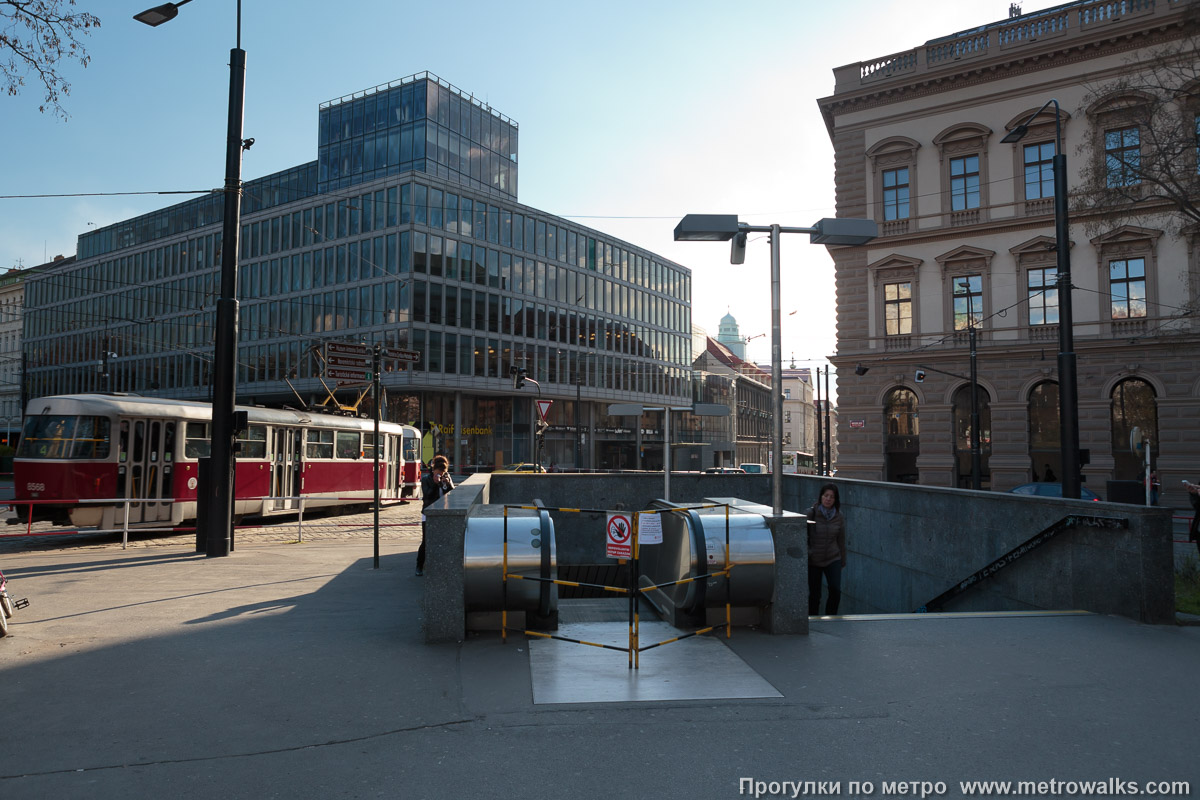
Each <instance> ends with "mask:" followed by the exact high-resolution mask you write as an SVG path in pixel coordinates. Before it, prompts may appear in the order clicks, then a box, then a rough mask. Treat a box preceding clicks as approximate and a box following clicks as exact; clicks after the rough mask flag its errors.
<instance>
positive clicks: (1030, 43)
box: [818, 0, 1200, 505]
mask: <svg viewBox="0 0 1200 800" xmlns="http://www.w3.org/2000/svg"><path fill="white" fill-rule="evenodd" d="M1196 12H1197V3H1195V2H1192V1H1191V0H1157V1H1156V2H1155V1H1154V0H1135V1H1133V2H1126V3H1111V2H1097V1H1096V0H1084V1H1082V2H1075V3H1069V4H1066V5H1062V6H1057V7H1055V8H1052V9H1047V10H1045V11H1042V12H1037V13H1033V14H1028V15H1024V16H1020V15H1016V16H1013V17H1011V18H1010V19H1008V20H1005V21H1000V22H993V23H987V24H981V25H980V27H977V28H973V29H971V30H970V31H964V32H961V33H957V34H952V35H949V36H942V37H941V38H937V39H932V40H930V41H928V42H926V43H925V44H923V45H920V46H917V47H914V48H913V49H911V50H906V51H903V52H900V53H894V54H891V55H884V56H881V57H880V58H878V59H875V60H873V61H868V62H861V63H855V64H849V65H846V66H843V67H838V68H837V69H835V70H834V76H835V89H834V93H833V94H832V95H830V96H828V97H825V98H823V99H821V100H819V101H818V102H819V106H820V108H821V112H822V114H823V115H824V119H825V122H826V126H827V128H828V132H829V136H830V138H831V140H832V143H833V145H834V150H835V162H836V191H837V211H838V215H839V216H845V217H868V218H873V219H875V220H877V221H878V223H879V226H880V236H879V237H878V238H877V239H875V240H874V241H872V242H871V243H869V244H868V245H866V246H861V247H844V248H837V247H834V248H831V252H832V254H833V257H834V260H835V263H836V286H837V308H838V322H837V324H838V352H837V356H836V357H835V358H834V359H833V361H834V363H835V364H836V365H837V366H838V367H839V369H838V375H839V380H838V388H837V395H838V398H839V411H840V414H839V420H838V440H839V446H840V454H839V459H838V474H839V476H846V477H855V478H865V479H872V480H890V481H905V482H913V483H922V484H929V485H937V486H959V487H965V486H969V481H970V453H969V442H970V438H971V436H970V434H971V431H970V418H971V415H970V399H969V398H970V381H969V375H970V366H971V364H970V361H971V359H970V357H969V352H968V339H969V333H970V331H971V329H972V328H973V329H974V330H975V332H976V334H977V337H978V355H977V357H976V367H977V374H978V378H977V385H978V388H979V397H980V425H979V428H980V438H981V441H982V451H983V459H982V460H983V465H982V466H983V478H984V480H983V488H985V489H988V488H990V489H992V490H995V491H1004V490H1008V489H1010V488H1013V487H1015V486H1017V485H1019V484H1022V483H1026V482H1030V481H1036V480H1046V479H1047V478H1050V479H1051V480H1058V476H1060V475H1061V474H1062V464H1061V463H1060V457H1059V448H1060V444H1059V442H1060V440H1059V419H1058V417H1059V411H1058V381H1059V375H1058V368H1057V363H1056V359H1057V353H1058V342H1059V333H1058V319H1059V304H1060V298H1059V296H1058V292H1057V290H1056V280H1057V269H1056V261H1055V259H1056V249H1055V241H1056V239H1055V214H1054V187H1053V181H1052V169H1051V163H1052V161H1051V160H1052V157H1053V156H1054V154H1055V150H1056V148H1057V147H1058V145H1057V142H1056V128H1057V129H1059V130H1060V131H1061V137H1062V152H1063V153H1064V154H1065V155H1066V156H1067V182H1068V200H1069V203H1070V207H1071V211H1070V216H1069V219H1070V227H1069V239H1070V242H1071V252H1070V258H1071V265H1072V273H1071V277H1072V285H1073V287H1074V289H1073V292H1072V294H1071V299H1072V309H1073V312H1074V327H1073V331H1074V351H1075V353H1076V354H1077V359H1078V410H1079V415H1078V416H1079V428H1080V447H1081V449H1082V450H1083V451H1084V456H1085V458H1086V459H1087V462H1088V463H1086V464H1085V465H1084V466H1083V468H1082V475H1083V478H1084V484H1083V485H1084V486H1085V487H1086V488H1089V489H1092V490H1093V491H1096V492H1097V493H1099V494H1101V495H1103V496H1105V497H1108V496H1109V493H1108V492H1107V488H1108V487H1109V486H1110V484H1109V482H1110V481H1126V480H1135V479H1137V478H1138V474H1139V472H1140V470H1141V457H1140V456H1139V455H1138V454H1137V453H1135V452H1132V451H1131V450H1130V445H1129V435H1130V432H1131V429H1132V428H1134V427H1137V428H1139V430H1141V431H1143V432H1144V433H1146V435H1147V436H1148V437H1149V440H1150V448H1151V454H1152V458H1153V464H1152V467H1153V468H1154V469H1157V470H1158V472H1159V474H1160V476H1161V478H1162V485H1163V487H1164V496H1163V502H1164V503H1166V504H1168V505H1186V499H1185V497H1184V494H1183V493H1182V492H1180V491H1178V490H1176V489H1174V487H1178V486H1179V485H1180V479H1181V478H1183V479H1189V480H1200V452H1198V444H1200V370H1198V369H1197V366H1196V364H1197V355H1198V354H1200V352H1198V347H1197V344H1198V337H1197V333H1198V330H1197V328H1198V324H1197V314H1196V308H1197V298H1198V294H1200V280H1198V276H1200V259H1198V256H1197V253H1198V249H1200V248H1198V247H1197V245H1198V243H1200V240H1198V234H1197V231H1196V229H1195V227H1194V226H1193V227H1191V228H1189V227H1188V226H1187V225H1186V224H1181V222H1180V218H1179V215H1178V214H1174V213H1172V211H1171V208H1170V207H1169V206H1168V205H1167V204H1165V203H1161V202H1159V201H1155V200H1153V199H1152V198H1150V196H1151V195H1152V194H1153V193H1152V192H1151V191H1150V190H1149V189H1146V188H1145V187H1143V186H1139V185H1137V184H1138V182H1137V181H1136V180H1131V179H1130V178H1129V175H1128V174H1127V172H1128V170H1127V169H1126V168H1127V167H1129V166H1131V165H1137V164H1139V163H1141V162H1140V159H1143V158H1149V157H1150V150H1149V148H1151V147H1153V146H1154V144H1153V142H1152V138H1153V136H1152V134H1154V133H1156V131H1153V130H1148V129H1147V128H1146V127H1145V126H1141V127H1139V125H1138V124H1137V123H1135V122H1132V121H1131V119H1132V117H1131V116H1130V114H1129V110H1130V109H1131V108H1133V107H1134V106H1136V105H1137V104H1138V103H1140V102H1143V100H1144V98H1141V97H1139V96H1138V95H1137V94H1136V93H1134V92H1124V93H1122V92H1118V91H1116V90H1115V89H1110V87H1114V86H1116V85H1117V83H1118V82H1119V79H1120V78H1121V77H1122V76H1127V75H1130V74H1138V72H1139V70H1144V69H1146V65H1147V64H1148V63H1149V62H1150V60H1151V59H1152V58H1153V57H1154V56H1155V55H1157V54H1160V53H1161V52H1163V50H1164V49H1166V48H1171V47H1174V46H1178V45H1179V44H1180V43H1181V42H1186V41H1188V39H1187V37H1188V36H1190V35H1191V31H1192V30H1194V26H1193V25H1192V23H1191V21H1190V20H1191V19H1193V18H1194V16H1195V14H1196ZM981 22H983V21H981ZM929 33H930V34H941V33H942V32H941V31H936V30H930V31H929ZM1177 97H1178V101H1175V100H1172V101H1171V103H1172V104H1175V105H1169V107H1168V109H1167V113H1170V114H1178V115H1181V117H1182V119H1183V121H1184V130H1185V131H1186V130H1187V125H1188V124H1192V123H1194V125H1195V127H1193V128H1192V130H1194V131H1196V132H1197V133H1198V134H1200V112H1198V110H1197V108H1198V106H1197V104H1196V102H1195V100H1196V98H1197V84H1196V83H1191V84H1187V83H1186V82H1184V83H1183V84H1181V85H1180V87H1179V92H1178V93H1177ZM1052 99H1053V100H1055V101H1057V108H1058V111H1057V112H1056V111H1055V106H1054V105H1053V104H1051V105H1049V107H1048V108H1043V109H1042V111H1041V112H1040V113H1039V111H1038V110H1039V108H1042V107H1043V106H1044V105H1045V104H1047V101H1049V100H1052ZM1035 113H1036V114H1037V117H1036V119H1035V120H1034V122H1033V124H1032V125H1030V126H1029V131H1028V133H1027V134H1026V135H1025V137H1024V138H1023V139H1021V140H1020V141H1017V142H1009V143H1006V142H1003V141H1002V139H1003V138H1004V137H1005V136H1006V134H1008V133H1009V132H1011V131H1013V129H1014V128H1016V127H1017V126H1018V125H1020V124H1021V123H1023V122H1025V121H1026V120H1028V119H1029V118H1030V117H1031V116H1032V115H1034V114H1035ZM1056 113H1057V114H1058V117H1057V120H1056V118H1055V114H1056ZM1183 145H1184V146H1183V148H1182V152H1183V153H1184V158H1185V160H1186V159H1190V161H1189V162H1188V166H1187V167H1186V168H1185V169H1184V170H1183V173H1184V177H1185V178H1188V179H1194V174H1195V172H1196V153H1197V142H1196V140H1194V139H1193V140H1192V141H1191V142H1188V141H1186V139H1185V141H1184V142H1183ZM1188 170H1190V171H1191V176H1190V178H1189V175H1188ZM1097 174H1099V175H1100V176H1101V180H1106V181H1107V182H1108V186H1110V187H1111V186H1114V185H1118V186H1123V187H1126V188H1128V189H1129V191H1130V193H1131V194H1134V195H1136V194H1137V193H1138V192H1139V191H1142V196H1143V197H1144V198H1146V199H1149V202H1144V203H1140V204H1138V206H1137V207H1136V208H1134V209H1133V210H1132V211H1131V210H1129V209H1126V211H1125V213H1121V214H1112V213H1109V214H1104V213H1099V212H1096V211H1095V210H1094V208H1093V209H1092V210H1088V208H1087V207H1086V206H1087V203H1086V201H1087V199H1088V198H1087V197H1086V196H1085V194H1086V193H1085V192H1084V191H1083V187H1084V186H1085V185H1088V184H1087V181H1088V180H1089V175H1090V176H1092V179H1093V180H1094V176H1095V175H1097ZM1116 488H1120V487H1116Z"/></svg>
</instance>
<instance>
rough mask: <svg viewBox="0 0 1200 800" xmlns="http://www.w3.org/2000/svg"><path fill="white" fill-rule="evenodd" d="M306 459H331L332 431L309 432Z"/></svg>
mask: <svg viewBox="0 0 1200 800" xmlns="http://www.w3.org/2000/svg"><path fill="white" fill-rule="evenodd" d="M304 455H305V456H306V457H307V458H333V431H309V432H308V446H307V448H306V449H305V452H304Z"/></svg>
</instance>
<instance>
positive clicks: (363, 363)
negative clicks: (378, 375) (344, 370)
mask: <svg viewBox="0 0 1200 800" xmlns="http://www.w3.org/2000/svg"><path fill="white" fill-rule="evenodd" d="M325 361H326V362H327V363H328V364H329V366H331V367H357V368H359V369H366V370H369V369H370V368H371V359H370V357H363V356H333V355H331V356H329V357H328V358H326V359H325Z"/></svg>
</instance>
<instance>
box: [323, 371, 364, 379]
mask: <svg viewBox="0 0 1200 800" xmlns="http://www.w3.org/2000/svg"><path fill="white" fill-rule="evenodd" d="M325 377H327V378H332V379H333V380H335V381H369V380H371V371H370V370H366V371H363V370H361V369H327V370H325Z"/></svg>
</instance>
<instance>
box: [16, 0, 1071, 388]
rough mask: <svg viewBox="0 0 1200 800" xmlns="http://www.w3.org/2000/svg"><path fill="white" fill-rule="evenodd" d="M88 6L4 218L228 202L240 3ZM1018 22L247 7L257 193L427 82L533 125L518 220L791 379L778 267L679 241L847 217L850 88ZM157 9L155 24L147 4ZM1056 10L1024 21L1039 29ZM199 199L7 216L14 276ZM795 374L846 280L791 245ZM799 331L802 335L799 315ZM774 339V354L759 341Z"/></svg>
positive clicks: (933, 4) (753, 253) (694, 2)
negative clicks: (92, 235)
mask: <svg viewBox="0 0 1200 800" xmlns="http://www.w3.org/2000/svg"><path fill="white" fill-rule="evenodd" d="M157 2H158V0H133V2H126V0H78V4H77V6H76V8H77V9H78V10H82V11H89V12H91V13H94V14H95V15H97V16H98V17H100V20H101V27H100V28H99V29H97V30H95V31H94V32H93V33H92V34H91V35H90V36H87V37H85V38H84V40H83V41H84V45H85V47H86V49H87V51H88V54H89V55H90V57H91V63H90V65H89V66H88V67H87V68H86V69H85V68H82V67H80V66H78V65H77V64H73V63H64V64H63V65H62V68H61V72H62V74H63V76H64V77H65V78H66V79H67V80H68V81H69V82H70V83H71V92H70V94H69V95H68V96H66V97H64V98H63V99H62V104H63V105H64V107H65V108H66V110H67V112H68V114H69V115H70V117H69V118H68V119H67V120H66V121H61V120H59V119H58V118H56V117H55V116H53V115H52V114H40V113H38V104H39V102H40V100H41V94H40V92H39V91H38V89H39V88H40V87H39V85H38V84H37V83H36V78H30V79H29V81H28V83H27V86H26V88H25V90H24V92H23V93H22V94H20V95H18V96H16V97H8V96H0V195H4V196H10V195H20V196H27V195H33V194H86V193H113V192H163V191H179V190H211V189H214V188H218V187H220V186H221V185H222V184H223V181H224V173H225V160H224V159H225V131H226V123H227V107H228V91H229V68H228V64H229V50H230V48H232V47H234V46H235V43H236V39H235V35H236V25H235V20H236V3H235V0H195V2H192V3H190V4H188V5H186V6H184V7H182V8H181V9H180V12H179V16H178V17H177V18H176V19H174V20H172V21H171V22H168V23H166V24H164V25H162V26H160V27H157V28H150V27H148V26H146V25H143V24H141V23H139V22H136V21H134V20H133V18H132V17H133V15H134V14H135V13H137V12H139V11H142V10H143V9H144V8H146V7H148V6H149V5H152V4H155V3H157ZM1009 2H1010V0H922V2H920V3H907V2H896V0H840V2H816V1H815V0H742V2H737V3H735V2H730V1H728V0H727V1H726V2H717V0H687V1H686V2H685V0H637V1H636V2H631V1H630V0H605V1H604V2H597V0H579V1H578V2H571V3H563V2H554V1H552V0H510V2H506V3H496V2H485V1H484V0H478V1H477V0H436V1H434V2H424V3H408V2H397V0H345V2H342V3H330V2H328V0H322V2H316V0H289V1H288V2H287V3H280V2H266V0H245V2H244V3H243V8H242V47H243V49H244V50H245V51H246V53H247V56H246V62H247V67H246V99H245V133H244V135H245V136H248V137H254V139H255V145H254V147H253V149H252V150H250V151H247V152H246V154H245V158H244V160H243V166H242V177H243V179H244V180H250V179H253V178H257V177H260V176H262V175H266V174H269V173H272V172H275V171H278V170H281V169H285V168H288V167H292V166H296V165H298V164H302V163H305V162H308V161H311V160H314V159H315V158H316V143H317V125H316V123H317V108H318V106H319V104H320V103H322V102H324V101H327V100H332V99H335V98H339V97H342V96H344V95H348V94H352V93H354V92H358V91H361V90H363V89H367V88H370V87H373V86H376V85H379V84H384V83H387V82H388V81H392V80H396V79H399V78H402V77H404V76H407V75H412V74H414V73H418V72H423V71H426V70H428V71H430V72H432V73H434V74H435V75H437V76H439V77H440V78H442V79H444V80H446V81H448V82H450V83H451V84H453V85H455V86H456V87H458V88H459V89H460V90H463V91H464V92H466V93H471V94H474V96H475V97H476V98H478V99H480V100H482V101H484V102H486V103H488V104H490V105H491V106H492V108H493V109H495V110H497V111H499V112H500V113H502V114H505V115H506V116H508V117H510V118H512V119H514V120H515V121H516V122H517V124H518V125H519V126H520V152H519V162H518V163H519V186H518V199H519V201H520V202H522V203H524V204H526V205H529V206H532V207H534V208H537V209H539V210H541V211H545V212H547V213H550V214H554V215H557V216H560V217H565V218H567V219H571V220H573V221H575V222H578V223H580V224H582V225H586V226H588V227H591V228H595V229H598V230H601V231H604V232H606V233H609V234H611V235H613V236H616V237H618V238H621V239H624V240H626V241H629V242H631V243H633V244H636V245H638V246H640V247H643V248H646V249H648V250H650V251H652V252H655V253H658V254H660V255H662V256H664V257H666V258H668V259H670V260H672V261H675V262H677V263H680V264H682V265H684V266H686V267H688V268H690V269H691V270H692V320H693V323H694V324H696V325H700V326H702V327H704V328H706V329H707V330H708V332H709V334H710V335H711V336H713V337H714V338H715V337H716V334H717V327H718V323H719V321H720V319H721V317H722V316H724V315H725V314H726V313H727V312H728V313H732V314H733V315H734V317H736V318H737V320H738V323H739V325H740V332H741V335H742V336H743V337H753V338H751V339H750V341H749V344H748V357H749V359H750V360H752V361H758V362H760V363H766V362H769V360H770V356H771V337H770V333H771V323H770V320H771V316H770V315H771V302H770V249H769V244H768V242H767V239H766V237H765V236H758V237H751V241H750V244H749V247H748V250H747V255H746V263H745V264H743V265H740V266H733V265H730V264H729V248H728V245H725V244H723V243H716V244H714V243H696V242H679V243H676V242H673V241H672V230H673V229H674V227H675V225H676V223H677V222H678V221H679V220H680V218H682V217H683V216H684V215H685V214H689V213H723V214H737V215H738V217H739V219H741V220H742V221H743V222H748V223H750V224H752V225H770V224H773V223H779V224H780V225H784V226H804V227H807V226H810V225H812V224H813V223H814V222H815V221H816V220H818V219H820V218H821V217H826V216H834V186H833V148H832V146H831V144H830V142H829V137H828V134H827V132H826V130H825V125H824V122H823V121H822V119H821V115H820V112H819V110H818V107H817V102H816V101H817V99H818V98H821V97H825V96H828V95H830V94H832V93H833V69H834V68H835V67H838V66H843V65H846V64H851V63H856V62H858V61H867V60H874V59H877V58H879V57H882V56H885V55H888V54H890V53H894V52H899V51H904V50H908V49H910V48H912V47H916V46H918V45H920V44H922V43H923V42H925V41H926V40H928V39H932V38H936V37H939V36H944V35H948V34H951V33H955V32H957V31H960V30H965V29H968V28H972V27H976V26H978V25H982V24H986V23H989V22H996V21H1000V20H1003V19H1005V18H1007V17H1008V8H1009ZM143 4H146V5H143ZM1058 4H1059V3H1056V2H1045V1H1044V0H1043V1H1040V2H1034V1H1033V0H1024V2H1023V3H1022V4H1021V5H1022V8H1023V11H1024V12H1025V13H1029V12H1031V11H1037V10H1041V9H1043V8H1049V7H1051V6H1054V5H1058ZM188 197H189V195H183V196H170V195H167V196H164V195H156V194H148V195H136V196H77V197H60V198H44V199H32V198H27V197H19V198H14V199H0V269H6V268H11V267H16V266H25V267H31V266H35V265H37V264H41V263H44V262H45V261H47V260H49V259H50V258H53V257H54V256H55V255H58V254H62V255H71V254H73V253H74V252H75V244H76V237H77V236H78V235H79V234H80V233H83V232H86V231H88V230H91V229H93V226H97V227H103V226H105V225H110V224H112V223H114V222H118V221H120V220H123V219H127V218H129V217H133V216H136V215H138V214H143V213H146V212H149V211H153V210H156V209H159V208H164V207H166V206H168V205H172V204H173V203H175V202H180V201H182V200H184V199H187V198H188ZM781 273H782V278H781V294H782V308H781V312H782V319H783V349H782V354H783V359H784V365H785V366H789V365H790V364H791V362H792V360H793V359H794V360H795V363H796V365H797V366H806V365H814V364H818V363H824V359H825V358H826V357H827V356H828V355H830V354H832V353H834V352H835V351H836V331H835V321H836V314H835V297H834V282H833V261H832V259H831V258H830V257H829V255H828V254H827V253H826V251H825V248H823V247H819V246H814V245H811V244H809V243H808V239H807V237H805V236H802V235H792V236H786V237H784V238H783V239H782V240H781ZM793 312H795V313H793ZM759 334H762V335H759Z"/></svg>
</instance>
